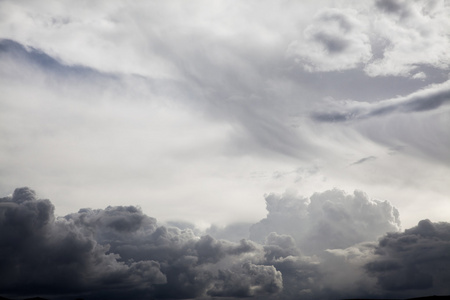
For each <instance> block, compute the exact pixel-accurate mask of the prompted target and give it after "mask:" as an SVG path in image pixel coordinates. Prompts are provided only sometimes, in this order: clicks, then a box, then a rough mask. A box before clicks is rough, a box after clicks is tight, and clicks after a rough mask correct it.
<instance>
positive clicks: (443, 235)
mask: <svg viewBox="0 0 450 300" xmlns="http://www.w3.org/2000/svg"><path fill="white" fill-rule="evenodd" d="M365 269H366V270H367V272H368V273H369V274H371V275H372V276H375V278H377V280H378V284H379V285H380V287H381V288H383V289H385V290H388V291H393V292H395V291H397V292H399V291H409V292H416V293H417V292H418V290H423V292H421V294H425V295H426V294H444V293H450V288H449V287H448V285H446V284H445V283H448V282H449V280H450V271H449V270H450V223H444V222H441V223H432V222H431V221H430V220H422V221H420V222H419V224H418V225H417V226H416V227H413V228H411V229H407V230H405V231H404V232H397V233H388V234H387V235H386V236H384V237H383V238H381V239H380V241H379V243H378V246H377V247H376V250H375V258H374V260H373V261H371V262H369V263H367V264H366V265H365Z"/></svg>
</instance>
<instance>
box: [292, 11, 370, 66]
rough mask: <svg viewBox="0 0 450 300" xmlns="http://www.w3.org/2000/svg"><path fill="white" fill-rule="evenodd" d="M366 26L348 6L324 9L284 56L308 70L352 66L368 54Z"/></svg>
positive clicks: (364, 60)
mask: <svg viewBox="0 0 450 300" xmlns="http://www.w3.org/2000/svg"><path fill="white" fill-rule="evenodd" d="M366 27H367V25H366V24H365V23H364V21H363V20H362V19H361V18H360V16H359V15H358V12H357V11H356V10H352V9H337V8H334V9H330V8H328V9H324V10H322V11H321V12H319V13H318V14H317V16H316V17H315V19H314V21H313V23H312V24H310V25H309V26H308V27H306V29H305V30H304V31H303V38H302V39H299V40H296V41H294V42H292V43H291V44H290V45H289V49H288V55H289V56H293V57H294V58H295V61H296V62H297V63H298V64H299V65H300V66H302V67H303V68H304V69H306V70H308V71H339V70H346V69H353V68H356V67H358V66H360V65H361V64H364V63H367V62H368V61H369V60H370V58H371V57H372V50H371V46H370V40H369V37H368V35H367V33H366V32H367V29H366Z"/></svg>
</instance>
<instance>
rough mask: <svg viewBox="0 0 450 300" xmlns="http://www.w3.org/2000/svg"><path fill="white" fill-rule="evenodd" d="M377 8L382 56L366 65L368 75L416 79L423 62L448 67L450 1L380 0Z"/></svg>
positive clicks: (376, 38)
mask: <svg viewBox="0 0 450 300" xmlns="http://www.w3.org/2000/svg"><path fill="white" fill-rule="evenodd" d="M375 7H376V10H375V11H374V12H373V23H372V26H373V34H374V41H376V42H377V43H379V44H381V45H383V46H382V47H381V49H382V50H381V55H380V57H377V58H376V59H375V60H374V61H373V62H371V63H370V64H368V65H367V66H366V68H365V71H366V73H367V74H368V75H369V76H392V75H393V76H413V78H417V76H416V75H415V74H414V70H416V69H418V68H419V66H420V65H428V66H433V67H435V68H440V69H448V67H449V66H450V55H449V54H448V51H447V50H446V49H448V48H449V47H450V38H449V35H448V28H449V26H450V21H449V19H448V17H447V16H448V14H449V13H450V6H449V4H448V2H446V1H398V0H379V1H375ZM414 76H416V77H414ZM421 76H423V75H421Z"/></svg>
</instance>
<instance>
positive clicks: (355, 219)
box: [0, 188, 450, 300]
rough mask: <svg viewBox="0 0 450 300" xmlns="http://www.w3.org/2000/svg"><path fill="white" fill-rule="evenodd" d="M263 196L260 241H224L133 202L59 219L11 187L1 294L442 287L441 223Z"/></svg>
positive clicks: (4, 204) (227, 293) (316, 294)
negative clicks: (168, 222) (163, 219)
mask: <svg viewBox="0 0 450 300" xmlns="http://www.w3.org/2000/svg"><path fill="white" fill-rule="evenodd" d="M266 202H267V207H268V210H269V214H268V216H267V218H265V219H263V220H261V221H260V222H258V223H256V224H254V225H253V227H252V228H251V231H250V235H251V237H252V238H253V239H254V240H261V239H260V237H263V240H262V241H259V242H257V241H251V240H248V239H241V240H240V241H239V242H231V241H228V240H225V239H215V238H213V237H211V236H210V235H201V234H196V233H195V232H194V231H193V230H192V229H190V228H186V229H179V228H177V227H171V226H168V227H167V226H160V225H158V224H157V222H156V219H154V218H152V217H149V216H147V215H145V214H143V213H142V211H141V210H140V209H139V208H137V207H134V206H115V207H112V206H110V207H107V208H106V209H95V210H93V209H81V210H79V212H77V213H72V214H69V215H66V216H64V217H58V218H55V217H54V213H53V211H54V207H53V205H52V204H51V202H50V201H49V200H46V199H39V198H38V197H37V196H36V194H35V192H34V191H33V190H31V189H29V188H18V189H16V190H15V191H14V193H13V194H12V195H11V196H8V197H4V198H1V199H0V254H1V256H0V275H1V276H2V278H3V280H2V281H1V283H0V293H1V294H2V295H11V296H13V295H44V296H46V297H48V298H51V299H63V298H64V299H65V298H67V297H69V296H70V297H71V296H73V297H75V296H80V297H82V298H85V299H104V298H108V299H123V298H127V299H145V298H152V299H185V298H189V299H193V298H208V297H225V298H227V299H237V298H242V297H257V298H258V299H286V300H289V299H298V298H299V297H301V298H303V299H317V298H320V299H336V298H346V297H369V296H372V297H383V296H399V295H400V296H401V295H411V293H410V292H411V291H417V290H420V291H422V292H423V293H422V294H424V295H425V294H426V293H448V292H449V290H448V287H447V285H446V283H447V282H448V279H449V276H450V275H449V273H448V269H449V266H448V263H447V261H448V249H449V241H450V227H449V224H448V223H431V222H430V221H428V220H423V221H421V222H419V225H418V226H417V227H414V228H411V229H407V230H405V231H404V232H399V231H398V226H399V224H398V215H397V212H396V210H395V209H394V208H393V207H392V206H391V205H390V204H389V203H387V202H380V201H377V200H370V199H368V198H367V196H366V195H364V194H363V193H362V192H355V193H354V194H353V195H346V194H345V193H344V192H342V191H340V190H331V191H327V192H324V193H318V194H315V195H313V196H312V197H310V198H309V199H307V198H302V197H298V196H296V195H293V194H285V195H282V196H281V195H274V194H272V195H269V196H267V197H266ZM184 227H186V226H184ZM188 227H191V226H188ZM230 228H231V227H230ZM386 231H391V232H390V233H387V234H386V233H385V232H386ZM394 231H395V232H394ZM197 232H198V233H200V231H197ZM378 236H382V237H381V238H380V239H379V242H378V244H377V243H375V242H373V240H375V239H376V238H377V237H378ZM362 241H367V242H362ZM342 272H346V276H344V277H343V276H342Z"/></svg>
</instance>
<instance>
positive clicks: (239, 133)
mask: <svg viewBox="0 0 450 300" xmlns="http://www.w3.org/2000/svg"><path fill="white" fill-rule="evenodd" d="M399 3H400V2H399ZM399 3H397V2H395V1H381V2H374V3H372V2H370V1H367V2H366V1H364V2H363V3H357V2H355V1H309V2H308V1H307V2H305V1H302V3H297V2H295V1H282V2H272V1H263V2H260V1H258V2H252V1H245V2H241V3H233V4H230V3H227V2H225V1H214V2H213V3H210V2H202V1H195V2H193V3H192V2H191V3H183V2H181V1H180V2H170V3H161V2H146V3H143V2H139V3H123V2H119V1H97V2H95V4H92V3H89V4H79V3H76V4H75V3H71V2H60V1H49V2H46V3H45V5H42V3H38V2H35V3H34V2H27V1H25V2H23V1H3V2H2V3H1V4H0V5H1V16H0V29H1V32H2V38H4V39H8V40H11V41H13V42H14V43H17V44H12V43H11V41H3V42H2V49H3V51H2V53H1V55H2V59H1V64H2V68H1V70H2V71H1V77H2V81H1V94H2V101H1V110H0V111H1V112H0V114H1V122H2V123H1V136H2V139H1V143H2V146H1V149H0V151H1V152H0V159H1V164H2V170H1V174H0V176H1V185H0V191H1V192H2V193H3V194H4V195H7V194H9V193H11V192H12V191H13V189H14V188H15V187H18V186H30V187H33V188H35V189H36V190H37V191H38V193H39V195H41V196H43V197H46V198H50V199H52V201H54V202H55V203H57V204H58V205H57V213H58V214H60V215H63V214H65V213H68V212H72V211H74V210H76V209H78V208H79V207H86V206H89V207H96V208H101V207H104V206H105V205H106V204H122V203H129V204H134V205H140V206H141V207H142V208H143V209H144V211H145V212H149V213H150V212H151V213H152V214H153V215H156V216H158V218H160V219H163V220H169V219H183V220H190V221H193V222H196V223H197V224H204V225H206V224H210V223H211V222H213V221H214V222H218V223H222V224H224V223H229V222H231V221H243V220H251V221H255V220H258V219H260V218H261V217H262V216H264V214H265V212H264V201H263V195H264V194H265V193H270V192H279V193H281V192H283V191H284V190H286V189H296V190H298V192H299V193H300V194H302V195H304V196H310V195H312V194H313V193H314V192H320V191H324V190H327V189H330V188H333V187H337V188H341V189H344V190H346V191H347V192H349V193H351V192H353V190H355V189H359V190H363V191H365V192H366V193H368V194H369V195H370V196H371V197H374V198H377V199H383V200H388V201H390V202H392V203H393V204H394V205H395V206H396V207H398V208H399V210H400V213H401V219H402V221H403V224H404V225H406V226H409V225H414V224H416V222H417V220H419V219H421V218H423V217H425V216H426V217H429V218H432V219H433V220H444V219H445V217H446V216H447V215H448V212H449V211H450V204H449V202H448V201H447V196H448V194H449V186H450V185H449V184H448V180H447V179H448V175H449V163H450V162H449V155H448V149H449V146H450V139H449V135H448V125H449V106H448V101H449V100H448V99H449V98H448V93H449V82H448V68H449V62H450V58H449V55H448V51H447V49H449V46H450V45H449V44H450V42H449V38H448V28H449V20H448V18H447V14H446V13H447V9H448V7H447V5H448V3H447V2H445V1H428V2H423V3H422V2H420V1H419V2H417V3H416V2H413V3H400V4H399ZM394 4H395V5H394ZM365 158H371V159H367V160H365ZM355 162H359V163H355Z"/></svg>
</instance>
